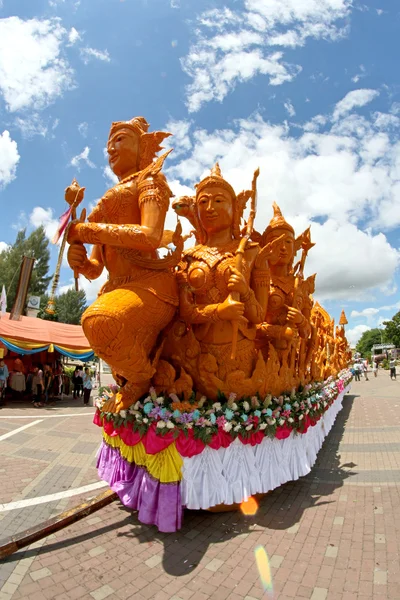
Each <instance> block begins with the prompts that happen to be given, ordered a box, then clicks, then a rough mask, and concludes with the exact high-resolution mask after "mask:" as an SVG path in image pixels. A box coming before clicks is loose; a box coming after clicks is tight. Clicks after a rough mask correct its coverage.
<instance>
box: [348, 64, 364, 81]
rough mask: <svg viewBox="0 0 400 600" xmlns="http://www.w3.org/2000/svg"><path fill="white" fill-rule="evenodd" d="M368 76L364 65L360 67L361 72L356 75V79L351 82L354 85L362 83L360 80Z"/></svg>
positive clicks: (353, 78)
mask: <svg viewBox="0 0 400 600" xmlns="http://www.w3.org/2000/svg"><path fill="white" fill-rule="evenodd" d="M366 75H367V72H366V69H365V67H364V65H360V72H359V73H356V75H354V77H352V78H351V80H352V81H353V82H354V83H358V82H359V81H360V79H362V77H366Z"/></svg>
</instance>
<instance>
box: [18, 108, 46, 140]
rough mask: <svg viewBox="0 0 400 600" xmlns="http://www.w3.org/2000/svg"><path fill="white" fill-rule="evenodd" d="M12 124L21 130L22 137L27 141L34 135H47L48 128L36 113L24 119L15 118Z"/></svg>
mask: <svg viewBox="0 0 400 600" xmlns="http://www.w3.org/2000/svg"><path fill="white" fill-rule="evenodd" d="M14 123H15V125H16V126H17V127H18V128H19V129H20V130H21V133H22V135H23V136H24V137H25V138H28V139H30V138H32V137H34V136H35V135H41V136H42V137H46V135H47V133H48V126H47V125H46V124H45V122H44V120H43V119H42V118H41V117H40V115H38V113H32V114H31V115H29V116H28V117H26V118H21V117H17V118H16V119H15V121H14Z"/></svg>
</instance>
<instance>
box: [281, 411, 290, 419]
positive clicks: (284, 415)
mask: <svg viewBox="0 0 400 600" xmlns="http://www.w3.org/2000/svg"><path fill="white" fill-rule="evenodd" d="M282 417H285V418H287V417H290V410H284V411H283V412H282Z"/></svg>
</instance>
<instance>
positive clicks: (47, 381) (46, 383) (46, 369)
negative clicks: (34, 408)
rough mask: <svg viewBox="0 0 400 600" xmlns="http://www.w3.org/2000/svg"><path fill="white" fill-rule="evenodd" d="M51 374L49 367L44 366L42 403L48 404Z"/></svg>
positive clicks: (50, 391)
mask: <svg viewBox="0 0 400 600" xmlns="http://www.w3.org/2000/svg"><path fill="white" fill-rule="evenodd" d="M52 385H53V372H52V370H51V367H50V365H44V403H45V404H49V400H51V395H52Z"/></svg>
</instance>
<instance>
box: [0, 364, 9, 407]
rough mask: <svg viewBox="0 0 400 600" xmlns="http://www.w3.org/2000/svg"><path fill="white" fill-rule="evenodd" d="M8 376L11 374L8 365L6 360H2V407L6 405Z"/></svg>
mask: <svg viewBox="0 0 400 600" xmlns="http://www.w3.org/2000/svg"><path fill="white" fill-rule="evenodd" d="M8 375H9V372H8V367H7V365H6V363H5V362H4V360H0V405H2V404H3V403H4V398H5V395H6V388H7V379H8Z"/></svg>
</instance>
